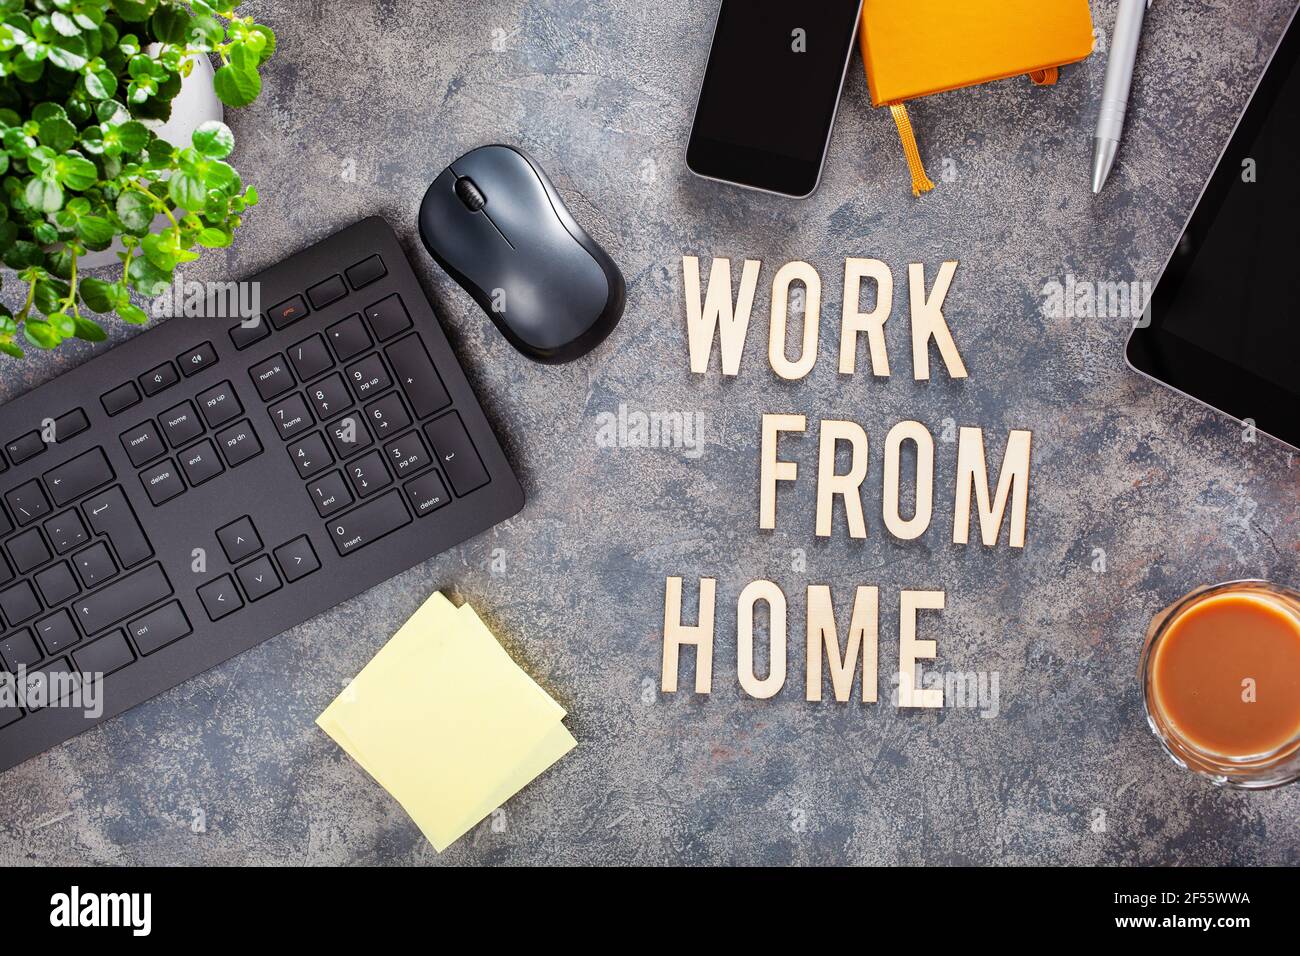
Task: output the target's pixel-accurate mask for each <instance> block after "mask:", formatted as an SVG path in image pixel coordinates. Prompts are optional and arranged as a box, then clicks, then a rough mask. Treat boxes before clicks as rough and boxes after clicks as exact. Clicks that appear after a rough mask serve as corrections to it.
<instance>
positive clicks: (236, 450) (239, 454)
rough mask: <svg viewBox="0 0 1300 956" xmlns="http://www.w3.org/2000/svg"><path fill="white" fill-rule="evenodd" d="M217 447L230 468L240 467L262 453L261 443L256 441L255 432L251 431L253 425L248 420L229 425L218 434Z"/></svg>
mask: <svg viewBox="0 0 1300 956" xmlns="http://www.w3.org/2000/svg"><path fill="white" fill-rule="evenodd" d="M217 447H218V448H220V449H221V454H222V457H224V458H225V459H226V464H227V465H228V466H230V467H231V468H234V467H235V466H236V465H242V464H243V463H244V462H246V461H248V460H249V459H250V458H256V457H257V456H258V455H260V454H261V453H262V443H261V441H259V440H258V437H257V432H255V431H253V423H252V422H250V421H249V420H248V419H244V420H243V421H242V422H238V423H237V424H234V425H231V426H230V427H229V428H227V429H226V430H225V431H223V432H218V433H217Z"/></svg>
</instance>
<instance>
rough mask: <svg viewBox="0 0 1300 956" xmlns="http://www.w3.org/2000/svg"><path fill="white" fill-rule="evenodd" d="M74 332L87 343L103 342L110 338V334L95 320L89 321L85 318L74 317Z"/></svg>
mask: <svg viewBox="0 0 1300 956" xmlns="http://www.w3.org/2000/svg"><path fill="white" fill-rule="evenodd" d="M72 323H73V332H72V334H73V335H75V336H76V337H77V338H79V339H82V340H84V341H86V342H102V341H104V340H105V339H106V338H108V333H107V332H105V331H104V328H103V326H101V325H100V324H99V323H98V322H96V321H95V320H94V319H88V318H86V317H85V316H81V315H78V316H74V317H73V319H72Z"/></svg>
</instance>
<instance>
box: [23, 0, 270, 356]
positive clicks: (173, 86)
mask: <svg viewBox="0 0 1300 956" xmlns="http://www.w3.org/2000/svg"><path fill="white" fill-rule="evenodd" d="M237 6H238V4H237V2H236V0H188V2H185V3H181V2H177V0H0V177H3V179H2V180H0V186H3V193H4V195H3V202H2V203H0V261H3V263H4V265H5V266H7V267H8V268H9V269H12V270H13V271H14V273H16V274H17V278H18V279H19V280H20V281H21V282H22V283H24V285H25V286H26V296H25V301H24V303H23V305H22V306H21V308H19V309H18V310H17V311H16V312H15V311H13V310H11V309H9V308H7V307H6V306H4V305H3V304H0V352H4V353H6V354H7V355H11V356H14V357H16V358H21V357H22V355H23V347H24V345H25V344H30V345H33V346H36V347H37V348H42V349H51V348H55V347H56V346H58V345H59V343H61V342H63V341H64V340H65V339H68V338H74V337H75V338H80V339H87V340H90V341H101V340H102V339H104V338H105V334H104V330H103V329H102V328H101V327H100V325H99V324H98V322H96V321H95V320H94V319H92V318H89V317H88V316H87V315H86V311H87V310H88V311H89V312H93V313H116V314H117V315H118V317H120V318H121V319H123V320H124V321H126V322H131V323H137V324H143V323H145V322H147V321H148V315H147V314H146V312H145V311H144V310H143V309H141V308H140V307H139V306H137V305H135V304H133V303H132V301H131V292H132V291H134V292H137V293H139V294H141V295H143V296H150V297H152V296H156V295H159V294H160V293H162V292H163V291H164V290H165V289H167V288H168V287H169V286H170V284H171V282H172V277H173V272H174V270H175V269H176V267H177V266H178V265H180V264H181V263H185V262H190V261H192V260H194V259H196V258H198V256H199V251H198V250H199V248H200V247H206V248H217V247H222V246H227V245H229V244H230V241H231V235H232V233H233V231H234V230H235V229H236V228H237V227H238V226H239V224H240V222H241V220H242V218H243V215H244V212H245V211H246V210H247V209H248V207H250V206H252V205H255V204H256V202H257V192H256V190H255V189H254V188H253V187H252V186H245V185H244V183H243V181H242V179H241V178H240V176H239V173H237V172H236V171H235V169H234V168H233V167H232V166H230V165H229V164H228V163H226V162H225V159H226V157H227V156H229V155H230V152H231V150H232V149H233V148H234V136H233V135H232V134H231V132H230V129H229V128H228V127H227V126H226V125H225V124H224V123H222V122H220V121H216V120H209V121H206V122H203V123H200V124H199V125H198V127H197V128H196V129H194V131H193V134H192V136H191V137H190V142H189V143H188V144H173V143H169V142H168V141H167V140H165V139H163V138H162V137H160V136H159V135H158V133H157V132H156V131H155V130H156V129H157V128H159V126H160V124H161V122H162V121H166V120H168V119H169V118H170V116H171V112H172V104H173V100H175V99H176V97H177V94H178V93H179V92H180V90H181V86H182V83H184V82H185V81H186V79H187V78H188V77H190V76H191V74H192V73H193V72H194V69H195V65H196V63H197V62H198V60H199V59H200V58H206V57H215V58H216V59H217V61H218V62H219V63H220V65H219V66H218V68H217V69H216V71H215V73H214V74H212V79H211V84H212V89H213V91H214V92H215V93H216V96H217V97H218V99H220V101H221V102H222V103H224V104H226V105H227V106H231V107H239V106H245V105H247V104H249V103H251V102H252V101H253V100H254V99H256V97H257V95H258V93H259V92H260V91H261V85H262V81H261V76H260V74H259V69H260V68H261V66H262V64H263V63H265V62H266V60H267V58H268V57H270V56H271V54H272V53H273V52H274V50H275V35H274V33H272V32H271V30H270V29H269V28H268V27H266V26H263V25H262V24H259V23H255V22H254V21H253V19H252V18H251V17H241V16H239V15H238V14H237V12H236V9H235V8H236V7H237ZM159 216H161V217H162V226H161V228H155V227H154V221H155V218H156V217H159ZM115 243H116V244H118V245H119V246H120V251H119V252H118V253H117V256H116V258H117V259H118V260H119V261H118V263H116V264H115V266H114V268H113V270H112V275H110V276H107V277H105V278H98V277H93V276H87V275H86V274H85V269H84V268H82V269H80V270H79V268H78V265H79V262H81V260H82V259H83V258H84V257H85V256H86V255H87V254H88V253H91V252H96V251H99V252H102V251H103V250H107V249H109V248H110V247H113V246H114V245H115Z"/></svg>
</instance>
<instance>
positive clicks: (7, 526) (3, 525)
mask: <svg viewBox="0 0 1300 956" xmlns="http://www.w3.org/2000/svg"><path fill="white" fill-rule="evenodd" d="M12 530H14V526H13V523H12V522H10V520H9V515H7V514H5V510H4V508H0V538H3V537H4V536H5V535H7V534H8V533H9V532H10V531H12Z"/></svg>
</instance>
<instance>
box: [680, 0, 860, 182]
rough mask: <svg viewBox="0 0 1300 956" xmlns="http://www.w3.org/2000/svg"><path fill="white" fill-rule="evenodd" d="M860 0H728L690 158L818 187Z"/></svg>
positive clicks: (732, 177)
mask: <svg viewBox="0 0 1300 956" xmlns="http://www.w3.org/2000/svg"><path fill="white" fill-rule="evenodd" d="M861 6H862V3H861V0H803V2H792V0H723V3H722V9H721V10H720V11H719V13H718V22H717V26H716V28H715V30H714V34H713V48H712V50H711V51H710V52H709V63H708V66H707V67H706V68H705V72H704V82H703V83H702V84H701V87H700V98H699V102H698V104H697V105H696V107H695V124H694V126H693V127H692V129H691V139H690V145H689V146H688V147H687V150H686V162H687V165H688V166H689V167H690V168H691V169H692V170H693V171H694V172H696V173H699V174H700V175H701V176H709V177H711V178H714V179H724V180H727V181H729V182H736V183H740V184H742V185H746V186H754V187H756V188H759V189H767V190H770V191H772V192H778V193H784V194H786V195H790V196H806V195H807V194H808V193H810V192H812V191H813V189H815V188H816V186H817V180H818V179H819V178H820V176H821V167H822V160H823V159H824V158H825V155H826V145H827V142H828V141H829V139H830V132H831V124H832V123H833V122H834V119H835V108H836V105H837V104H838V102H839V97H840V88H841V86H842V85H843V83H844V74H845V71H846V69H847V67H848V61H849V55H850V53H851V52H852V49H853V40H854V37H855V35H856V28H857V23H858V12H859V10H860V8H861Z"/></svg>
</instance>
